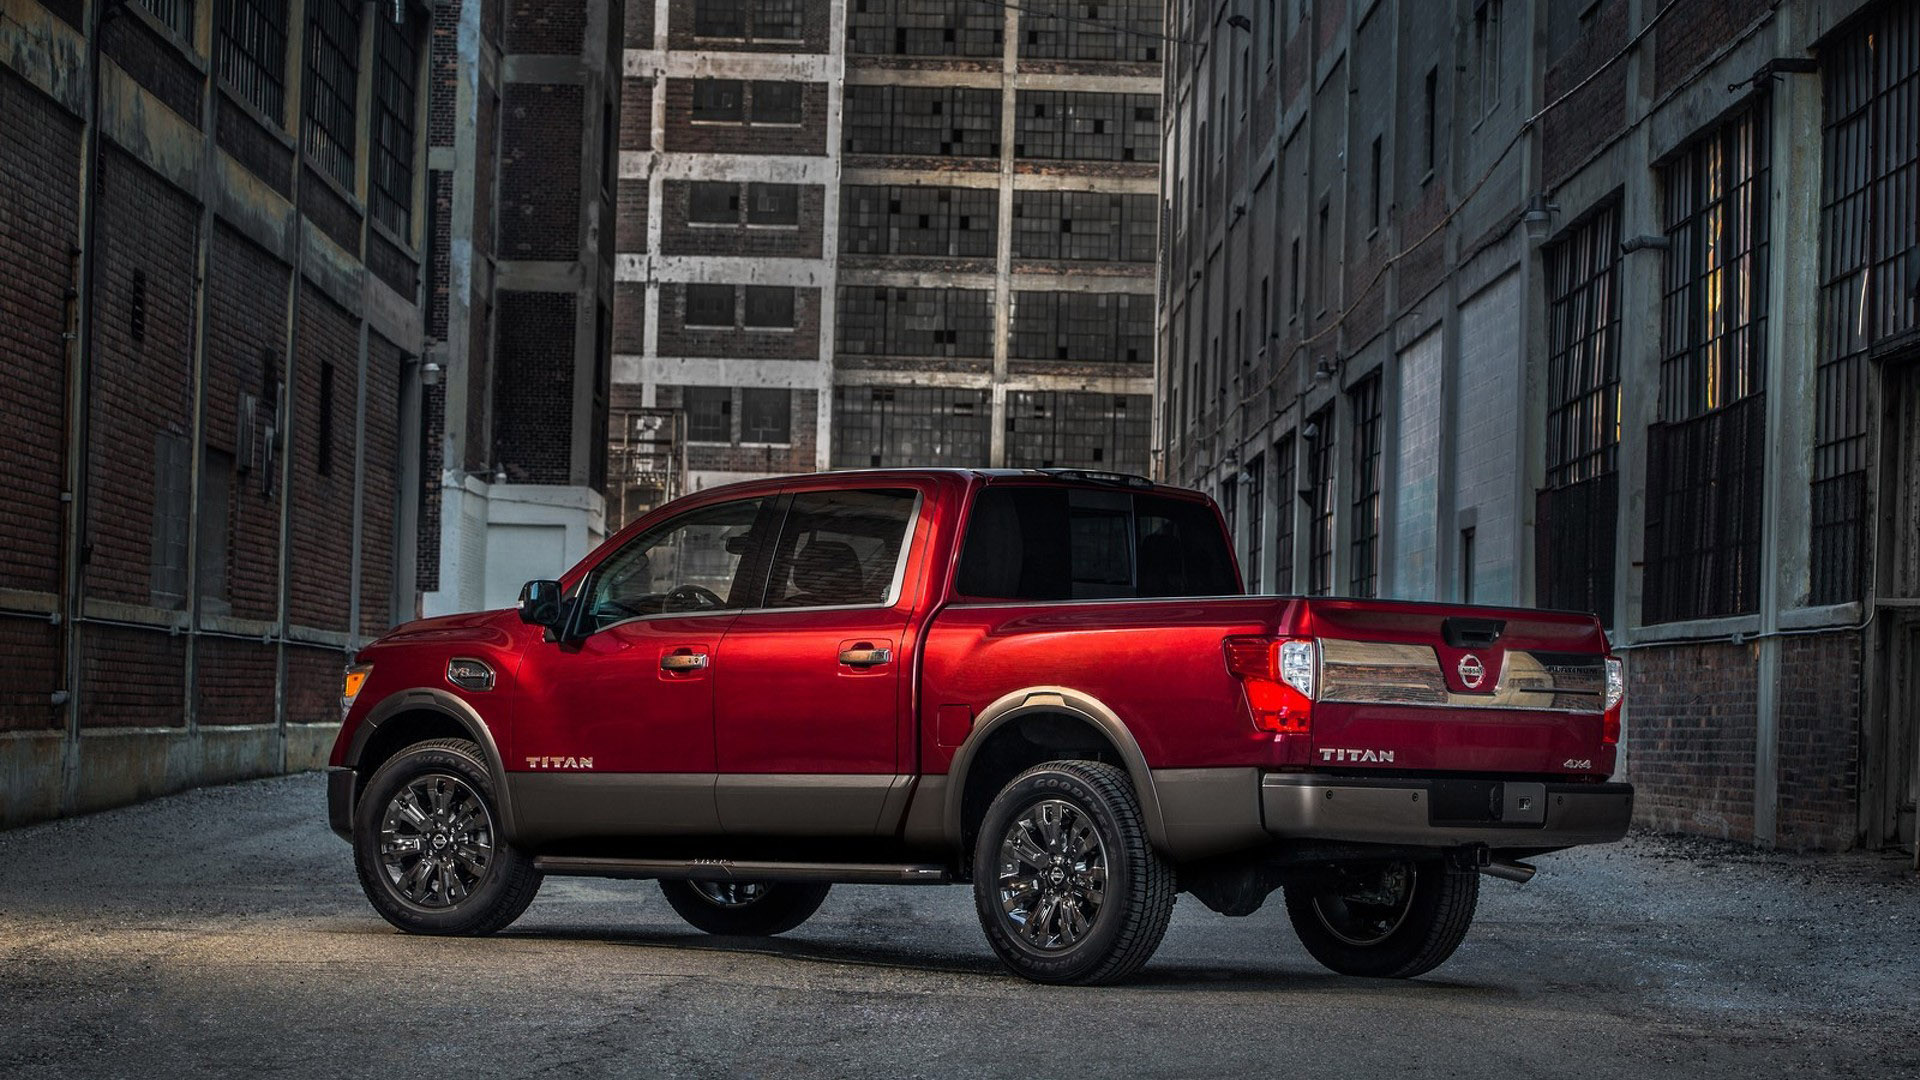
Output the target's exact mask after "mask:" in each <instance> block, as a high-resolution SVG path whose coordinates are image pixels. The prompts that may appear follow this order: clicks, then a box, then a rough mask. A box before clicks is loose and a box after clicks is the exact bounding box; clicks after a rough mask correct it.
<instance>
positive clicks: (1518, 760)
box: [1308, 600, 1618, 776]
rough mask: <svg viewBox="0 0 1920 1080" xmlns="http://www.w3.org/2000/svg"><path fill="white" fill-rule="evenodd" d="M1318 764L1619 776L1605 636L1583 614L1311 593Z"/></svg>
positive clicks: (1328, 766)
mask: <svg viewBox="0 0 1920 1080" xmlns="http://www.w3.org/2000/svg"><path fill="white" fill-rule="evenodd" d="M1308 619H1309V621H1310V627H1309V628H1308V629H1309V632H1310V633H1311V634H1312V636H1314V637H1315V638H1317V639H1318V640H1319V648H1320V669H1319V677H1318V689H1317V694H1316V700H1315V702H1314V706H1313V728H1312V731H1313V749H1312V762H1313V765H1314V767H1315V768H1319V769H1359V770H1369V771H1373V770H1394V771H1442V772H1471V773H1501V774H1512V773H1528V774H1555V773H1558V774H1567V773H1578V774H1587V775H1599V776H1604V775H1607V774H1609V773H1611V772H1612V771H1613V755H1614V746H1613V744H1612V743H1611V742H1610V741H1609V740H1608V737H1607V736H1608V734H1609V731H1610V730H1611V732H1614V733H1617V731H1618V728H1617V727H1611V728H1610V725H1609V724H1608V722H1607V717H1606V715H1605V713H1606V706H1607V668H1606V657H1607V642H1606V635H1605V634H1604V633H1603V632H1602V631H1601V629H1600V626H1599V623H1598V622H1597V621H1596V620H1595V619H1594V618H1592V617H1591V616H1587V615H1578V614H1573V613H1566V612H1553V611H1534V610H1529V609H1521V608H1475V607H1464V606H1449V605H1436V604H1414V603H1397V602H1394V601H1370V600H1313V601H1310V602H1309V605H1308Z"/></svg>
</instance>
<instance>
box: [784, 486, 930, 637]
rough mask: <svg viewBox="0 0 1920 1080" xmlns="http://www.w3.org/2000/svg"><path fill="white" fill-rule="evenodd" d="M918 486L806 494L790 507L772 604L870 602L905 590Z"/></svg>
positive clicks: (880, 601) (851, 604) (806, 605)
mask: <svg viewBox="0 0 1920 1080" xmlns="http://www.w3.org/2000/svg"><path fill="white" fill-rule="evenodd" d="M915 497H916V496H915V493H914V492H912V491H891V490H881V491H803V492H801V493H799V494H797V495H795V496H794V497H793V502H792V503H791V504H790V505H789V506H788V508H787V516H786V524H785V525H784V526H783V527H782V528H781V530H780V540H779V543H778V544H776V545H775V548H774V556H773V569H772V573H771V574H770V575H769V578H768V582H767V600H766V606H767V607H770V608H810V607H868V606H876V605H881V604H888V603H891V602H892V601H893V600H894V598H895V596H896V595H897V593H898V588H899V579H900V571H901V568H902V566H903V565H904V562H905V556H906V545H907V538H908V536H909V534H910V526H911V525H912V523H913V511H914V505H915Z"/></svg>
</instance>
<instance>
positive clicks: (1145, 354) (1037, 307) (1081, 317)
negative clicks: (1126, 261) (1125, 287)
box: [1008, 291, 1153, 364]
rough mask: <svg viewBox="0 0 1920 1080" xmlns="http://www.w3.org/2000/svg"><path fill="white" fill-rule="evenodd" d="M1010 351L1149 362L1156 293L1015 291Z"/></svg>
mask: <svg viewBox="0 0 1920 1080" xmlns="http://www.w3.org/2000/svg"><path fill="white" fill-rule="evenodd" d="M1008 351H1009V355H1011V356H1013V357H1014V358H1015V359H1019V360H1083V361H1098V362H1103V363H1122V364H1145V363H1148V362H1150V361H1152V359H1153V297H1151V296H1147V295H1145V294H1128V293H1089V292H1037V291H1036V292H1027V291H1021V292H1017V293H1015V294H1014V297H1013V326H1012V334H1011V336H1010V338H1009V341H1008Z"/></svg>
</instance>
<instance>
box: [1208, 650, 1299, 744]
mask: <svg viewBox="0 0 1920 1080" xmlns="http://www.w3.org/2000/svg"><path fill="white" fill-rule="evenodd" d="M1223 645H1224V647H1225V650H1226V656H1227V670H1228V671H1229V672H1231V673H1233V676H1234V678H1237V679H1239V680H1240V689H1241V690H1242V691H1243V692H1244V693H1245V694H1246V696H1247V711H1249V712H1250V713H1252V714H1253V726H1254V727H1257V728H1259V729H1260V730H1261V731H1269V732H1272V733H1274V734H1276V735H1303V734H1305V733H1307V732H1308V731H1310V730H1312V728H1313V689H1314V678H1315V676H1316V675H1317V674H1318V664H1317V663H1316V662H1315V661H1316V657H1315V655H1314V654H1315V651H1316V650H1315V649H1314V644H1313V642H1312V641H1311V640H1308V639H1303V638H1294V639H1275V638H1268V637H1231V638H1228V639H1226V641H1225V642H1223Z"/></svg>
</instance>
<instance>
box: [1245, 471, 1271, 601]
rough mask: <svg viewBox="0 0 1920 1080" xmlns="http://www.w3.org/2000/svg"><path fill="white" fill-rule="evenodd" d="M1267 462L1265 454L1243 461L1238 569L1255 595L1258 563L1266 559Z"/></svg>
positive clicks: (1259, 566) (1257, 583)
mask: <svg viewBox="0 0 1920 1080" xmlns="http://www.w3.org/2000/svg"><path fill="white" fill-rule="evenodd" d="M1266 532H1267V459H1266V457H1265V455H1262V454H1255V455H1253V460H1251V461H1249V462H1247V564H1246V566H1245V567H1243V568H1242V569H1243V570H1244V571H1245V574H1244V576H1245V577H1246V579H1247V592H1249V593H1253V594H1258V593H1259V592H1260V591H1261V589H1260V585H1261V578H1260V571H1261V569H1262V567H1261V565H1260V564H1261V562H1262V561H1264V560H1265V559H1266V557H1267V553H1266V549H1265V545H1266V539H1267V536H1266Z"/></svg>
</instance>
